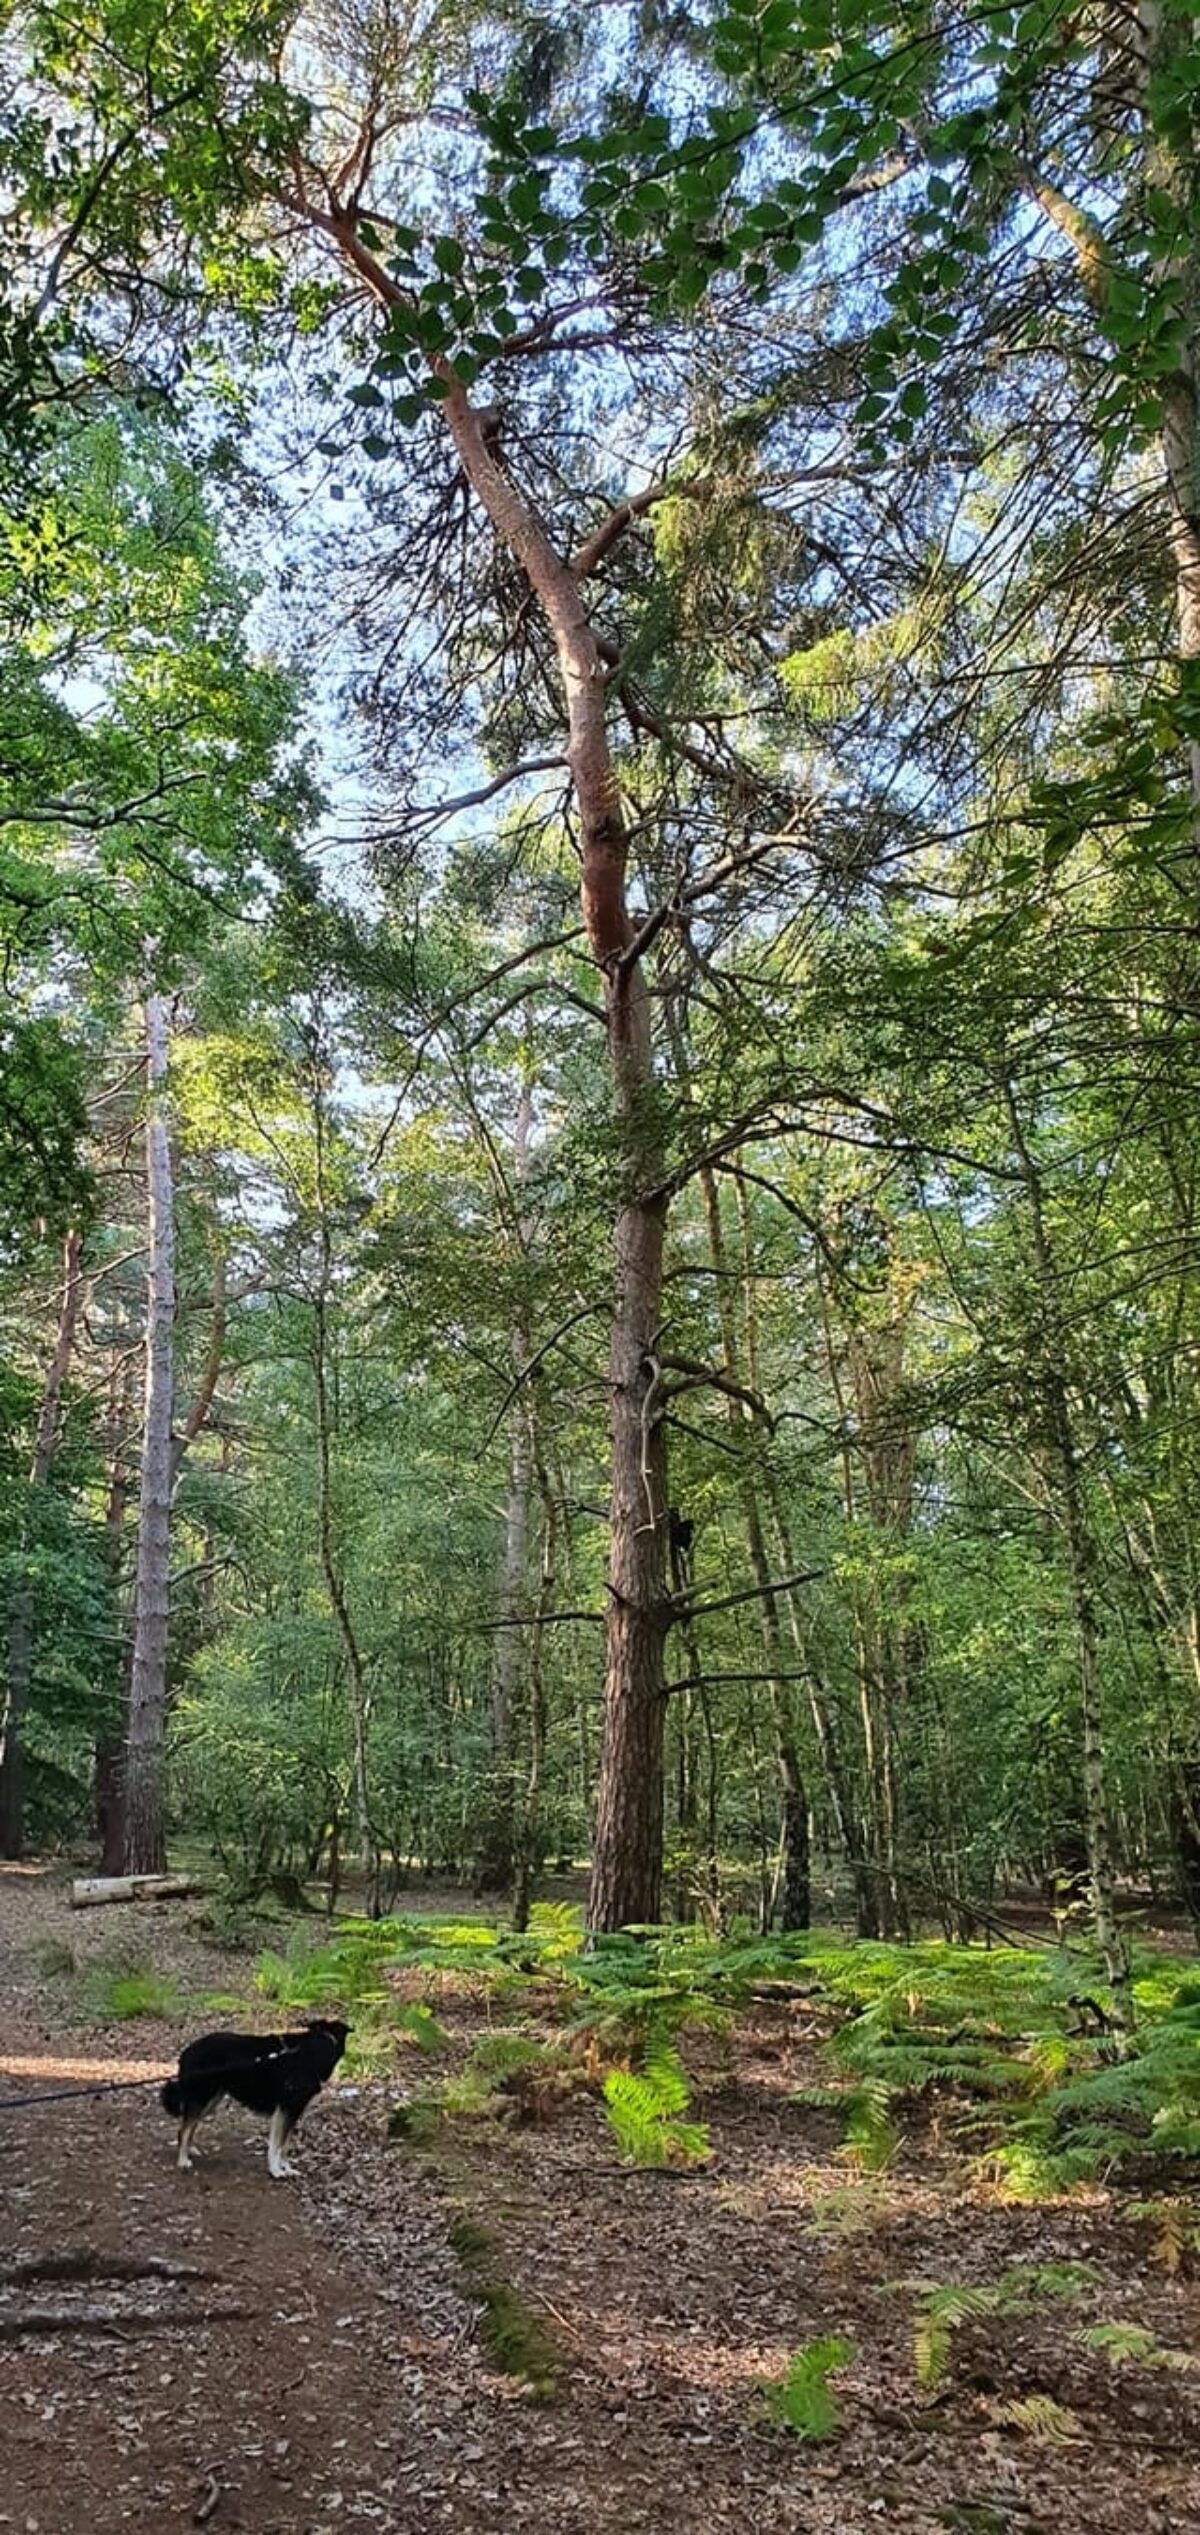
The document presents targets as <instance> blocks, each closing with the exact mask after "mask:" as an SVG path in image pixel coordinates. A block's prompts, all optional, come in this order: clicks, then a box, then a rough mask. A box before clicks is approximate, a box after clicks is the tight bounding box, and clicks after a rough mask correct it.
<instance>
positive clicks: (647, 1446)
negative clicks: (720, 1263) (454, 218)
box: [442, 385, 671, 1932]
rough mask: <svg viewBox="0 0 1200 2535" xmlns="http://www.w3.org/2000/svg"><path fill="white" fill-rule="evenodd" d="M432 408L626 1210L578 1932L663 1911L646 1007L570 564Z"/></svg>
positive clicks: (597, 670)
mask: <svg viewBox="0 0 1200 2535" xmlns="http://www.w3.org/2000/svg"><path fill="white" fill-rule="evenodd" d="M442 412H443V415H444V416H445V419H446V423H447V426H448V428H449V431H450V434H451V437H452V439H453V441H454V445H455V448H456V450H457V453H458V457H459V461H460V463H461V465H462V469H463V473H464V475H465V476H466V478H467V481H468V483H469V484H470V485H471V487H472V489H473V491H474V493H475V495H476V497H477V499H478V500H479V501H480V502H481V503H482V505H483V508H484V509H485V510H486V512H487V514H488V516H489V518H490V520H491V522H492V525H493V527H494V528H495V530H496V533H497V535H498V536H499V537H500V539H501V540H502V542H503V543H504V544H505V545H506V546H507V548H508V550H509V552H510V553H511V554H512V555H513V556H514V557H515V559H516V561H517V562H518V563H519V564H520V565H521V566H522V568H523V570H524V572H525V573H526V576H527V578H528V580H529V582H530V584H531V586H532V588H533V590H534V592H535V594H536V596H537V598H538V600H539V602H540V604H541V607H542V609H543V612H544V615H545V619H546V623H547V626H548V628H549V631H550V634H551V636H552V639H553V642H554V647H555V651H556V654H557V657H558V665H559V671H560V674H561V677H562V682H563V688H564V692H565V696H566V705H567V724H568V743H567V751H568V759H569V763H570V768H571V776H572V781H573V785H574V791H575V801H576V808H577V811H578V816H579V825H580V837H581V845H582V874H581V898H582V906H583V916H584V922H585V925H586V927H587V933H588V940H589V943H590V946H591V949H592V953H593V956H594V958H595V960H596V964H597V967H598V969H599V971H600V974H601V976H602V977H603V980H604V991H605V1009H606V1015H607V1025H608V1054H609V1065H610V1071H611V1078H612V1087H613V1109H614V1117H615V1123H616V1128H617V1143H618V1164H617V1168H618V1174H619V1178H620V1180H621V1182H622V1201H621V1205H620V1211H619V1213H618V1216H617V1220H616V1224H615V1228H614V1236H613V1249H614V1265H615V1276H614V1295H613V1320H612V1335H611V1341H610V1348H609V1391H610V1442H611V1454H612V1500H611V1503H612V1512H611V1546H610V1557H609V1578H608V1595H609V1599H608V1631H607V1661H606V1671H605V1684H604V1727H603V1736H602V1741H601V1751H600V1780H599V1789H598V1793H597V1800H596V1816H595V1828H594V1834H593V1848H592V1879H591V1892H590V1897H589V1903H588V1925H589V1928H590V1929H591V1930H593V1931H594V1932H595V1931H600V1930H604V1929H612V1928H618V1927H622V1926H625V1925H628V1924H642V1923H646V1922H652V1921H654V1920H656V1919H657V1918H658V1916H659V1913H660V1910H661V1906H662V1838H663V1720H664V1672H665V1665H664V1656H663V1648H664V1642H665V1639H666V1634H667V1630H668V1628H669V1626H670V1619H671V1606H670V1600H669V1597H668V1594H667V1590H666V1514H667V1491H666V1443H665V1432H664V1427H663V1422H662V1414H661V1404H660V1402H659V1400H658V1396H657V1394H658V1388H659V1384H658V1368H657V1349H658V1345H659V1339H660V1327H661V1319H662V1294H663V1251H664V1242H665V1231H666V1211H667V1201H666V1198H665V1196H664V1195H663V1194H662V1192H661V1182H662V1179H663V1175H664V1172H663V1148H662V1129H661V1123H660V1118H659V1110H658V1101H657V1096H656V1087H655V1081H654V1066H653V1058H652V1048H651V1032H650V1004H649V998H648V995H647V992H646V983H645V977H644V974H643V971H642V967H641V962H640V959H639V958H638V957H637V955H636V949H635V938H634V926H633V923H632V920H631V918H630V915H629V910H628V905H627V901H626V864H627V860H628V850H629V841H628V836H627V833H626V829H625V822H624V817H623V814H622V810H621V801H620V791H619V787H618V784H617V781H616V775H615V770H614V767H613V763H612V755H611V750H610V747H609V741H608V730H607V723H606V711H605V679H604V664H603V661H602V660H601V657H600V653H599V649H598V646H597V643H596V637H595V635H594V633H593V631H592V627H591V624H590V622H589V619H588V615H587V610H586V608H585V605H584V601H583V596H582V592H581V589H580V584H579V581H578V578H577V576H576V574H575V573H574V572H573V571H572V569H571V566H570V564H569V563H567V562H565V561H564V560H563V558H562V557H561V556H560V555H559V554H558V553H557V552H556V551H555V549H554V548H553V547H552V546H551V544H550V541H549V539H548V537H547V535H546V532H545V529H544V528H543V526H542V524H541V521H540V520H539V519H538V517H537V515H536V513H535V512H534V511H533V510H532V509H531V508H530V507H529V505H528V504H527V503H526V501H525V500H524V498H523V496H522V495H521V493H520V492H519V491H518V489H517V487H516V486H515V485H514V483H513V482H512V480H511V478H510V477H509V476H508V475H507V474H505V472H504V470H503V468H502V466H501V465H500V463H499V461H498V459H497V458H496V456H495V454H494V450H493V447H492V445H491V444H490V443H489V442H488V441H487V440H486V439H485V437H484V434H483V431H482V429H481V427H480V421H479V416H478V414H477V413H476V412H475V411H474V409H473V407H472V406H471V403H470V400H469V398H468V396H467V395H466V393H465V391H464V390H463V389H462V388H461V387H458V386H457V385H455V386H452V387H451V388H450V392H449V393H448V395H447V396H446V397H445V399H444V402H443V404H442Z"/></svg>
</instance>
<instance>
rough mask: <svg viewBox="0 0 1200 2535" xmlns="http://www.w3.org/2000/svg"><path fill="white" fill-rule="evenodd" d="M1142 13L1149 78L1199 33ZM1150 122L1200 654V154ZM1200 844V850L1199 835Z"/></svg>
mask: <svg viewBox="0 0 1200 2535" xmlns="http://www.w3.org/2000/svg"><path fill="white" fill-rule="evenodd" d="M1138 21H1139V31H1140V46H1139V50H1140V54H1141V59H1142V64H1143V76H1144V78H1146V79H1150V78H1153V77H1154V75H1155V74H1156V73H1159V74H1161V73H1168V74H1169V73H1170V72H1171V71H1172V70H1173V69H1174V68H1175V67H1176V65H1180V66H1181V65H1182V64H1183V62H1184V60H1185V59H1186V58H1187V57H1188V56H1189V55H1190V51H1191V48H1192V47H1193V46H1194V44H1195V41H1196V29H1195V22H1194V19H1193V18H1192V16H1191V15H1190V13H1189V12H1187V11H1185V10H1182V9H1172V8H1163V7H1161V6H1160V5H1159V0H1141V5H1140V7H1139V9H1138ZM1144 128H1145V129H1146V148H1145V152H1144V175H1145V181H1146V182H1147V184H1149V185H1153V186H1154V187H1155V188H1156V189H1158V190H1159V191H1160V192H1162V193H1165V194H1167V195H1168V196H1169V197H1170V199H1171V201H1172V203H1173V204H1174V206H1175V211H1176V214H1177V221H1178V226H1177V233H1176V234H1177V237H1178V245H1177V247H1176V250H1175V252H1174V254H1173V255H1172V257H1171V258H1170V262H1169V268H1168V269H1169V273H1170V277H1171V278H1172V279H1173V280H1174V281H1175V283H1176V284H1177V286H1178V290H1179V299H1180V305H1181V310H1182V315H1183V326H1184V331H1183V343H1182V348H1181V351H1180V356H1179V366H1178V369H1177V370H1176V371H1175V373H1174V374H1173V376H1171V377H1169V378H1168V379H1166V380H1165V381H1164V383H1163V390H1162V400H1163V401H1162V455H1163V470H1164V473H1165V475H1166V480H1167V499H1168V502H1169V505H1170V511H1169V526H1168V536H1169V539H1170V546H1171V563H1172V569H1173V572H1174V578H1175V614H1176V622H1177V626H1178V635H1179V657H1180V660H1181V661H1182V662H1189V661H1200V405H1198V393H1200V191H1198V188H1200V157H1198V155H1197V152H1196V150H1195V148H1194V146H1193V145H1192V143H1191V141H1190V140H1188V139H1187V138H1179V139H1174V138H1173V139H1172V140H1171V141H1170V143H1168V142H1166V141H1165V140H1162V139H1160V138H1159V137H1158V136H1157V135H1156V134H1154V133H1153V132H1151V131H1150V130H1149V128H1148V125H1146V126H1145V127H1144ZM1188 762H1189V767H1190V772H1191V782H1192V798H1193V800H1194V802H1195V803H1196V805H1197V809H1198V810H1200V738H1193V739H1192V740H1191V741H1190V742H1189V746H1188ZM1197 844H1198V850H1200V840H1198V841H1197Z"/></svg>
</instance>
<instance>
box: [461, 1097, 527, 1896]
mask: <svg viewBox="0 0 1200 2535" xmlns="http://www.w3.org/2000/svg"><path fill="white" fill-rule="evenodd" d="M532 1123H533V1099H532V1094H531V1092H530V1087H529V1084H528V1082H527V1081H522V1084H521V1089H520V1094H519V1097H518V1101H517V1116H516V1123H515V1127H514V1131H513V1176H514V1179H515V1181H516V1185H517V1189H518V1192H519V1191H520V1189H521V1187H522V1186H523V1184H524V1182H525V1180H526V1178H527V1177H528V1172H529V1131H530V1127H531V1125H532ZM516 1229H517V1234H518V1239H519V1238H520V1235H521V1230H522V1227H521V1226H520V1224H519V1223H518V1225H517V1227H516ZM531 1352H532V1350H531V1347H530V1343H529V1330H528V1326H527V1323H526V1318H525V1314H524V1312H523V1311H520V1310H518V1312H517V1314H516V1316H515V1319H514V1323H513V1329H512V1339H511V1356H512V1367H513V1380H514V1382H515V1384H516V1386H517V1387H516V1396H515V1398H514V1400H513V1404H512V1425H511V1429H510V1433H509V1459H508V1496H507V1500H506V1504H505V1510H504V1546H503V1550H502V1553H501V1560H500V1591H499V1594H498V1597H497V1602H498V1608H497V1618H498V1619H499V1620H500V1622H501V1626H500V1627H499V1628H498V1629H497V1631H496V1635H495V1638H494V1640H493V1645H492V1682H491V1718H490V1726H491V1735H490V1741H491V1752H490V1763H489V1774H488V1786H487V1796H486V1812H485V1815H484V1820H483V1824H482V1830H481V1836H480V1842H479V1858H478V1863H477V1866H476V1871H475V1889H476V1891H477V1892H480V1893H484V1892H508V1891H509V1889H510V1888H511V1886H512V1881H513V1862H514V1842H515V1824H514V1819H513V1816H514V1809H515V1798H516V1783H515V1755H514V1751H513V1736H514V1730H515V1719H516V1713H517V1706H518V1699H519V1694H520V1689H521V1680H522V1674H523V1673H525V1674H528V1672H529V1670H530V1661H529V1658H530V1657H531V1656H532V1651H533V1650H532V1648H529V1647H527V1646H526V1644H525V1632H524V1631H523V1630H522V1629H521V1628H520V1627H519V1625H518V1624H517V1623H518V1621H519V1618H520V1614H521V1609H522V1603H523V1599H524V1592H525V1579H526V1568H527V1565H528V1557H529V1505H530V1493H531V1489H532V1484H533V1462H534V1442H533V1413H534V1412H533V1402H532V1398H531V1395H530V1390H529V1385H528V1382H527V1380H526V1374H527V1370H528V1366H529V1359H530V1355H531ZM535 1634H536V1632H535Z"/></svg>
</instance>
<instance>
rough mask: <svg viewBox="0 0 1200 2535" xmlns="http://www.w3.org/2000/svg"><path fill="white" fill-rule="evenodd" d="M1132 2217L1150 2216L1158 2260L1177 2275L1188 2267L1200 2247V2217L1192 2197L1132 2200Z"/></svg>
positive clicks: (1174, 2276)
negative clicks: (1189, 2198)
mask: <svg viewBox="0 0 1200 2535" xmlns="http://www.w3.org/2000/svg"><path fill="white" fill-rule="evenodd" d="M1129 2216H1130V2217H1131V2218H1149V2219H1151V2220H1152V2222H1153V2226H1154V2234H1153V2237H1152V2239H1151V2251H1152V2253H1153V2255H1154V2259H1155V2261H1156V2262H1161V2264H1162V2267H1163V2269H1164V2271H1167V2272H1169V2273H1170V2275H1171V2278H1172V2279H1175V2278H1176V2277H1177V2275H1178V2274H1179V2272H1180V2271H1182V2270H1184V2269H1186V2267H1187V2266H1188V2264H1189V2262H1190V2259H1191V2256H1192V2255H1193V2254H1194V2253H1195V2252H1196V2251H1197V2248H1200V2218H1198V2217H1197V2213H1196V2209H1195V2205H1194V2203H1193V2202H1191V2201H1189V2200H1172V2199H1166V2198H1164V2199H1155V2200H1148V2201H1131V2202H1130V2205H1129Z"/></svg>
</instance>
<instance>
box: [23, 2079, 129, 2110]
mask: <svg viewBox="0 0 1200 2535" xmlns="http://www.w3.org/2000/svg"><path fill="white" fill-rule="evenodd" d="M163 2084H165V2080H164V2079H163V2078H161V2077H106V2078H103V2079H102V2080H101V2081H100V2083H99V2084H98V2085H96V2086H56V2087H55V2088H54V2090H53V2092H52V2093H51V2094H49V2095H0V2113H6V2112H23V2111H24V2108H25V2106H26V2104H73V2103H75V2102H77V2101H78V2100H79V2098H80V2097H81V2096H84V2095H119V2094H123V2093H125V2092H126V2091H127V2090H128V2089H129V2088H130V2087H131V2086H162V2085H163Z"/></svg>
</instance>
